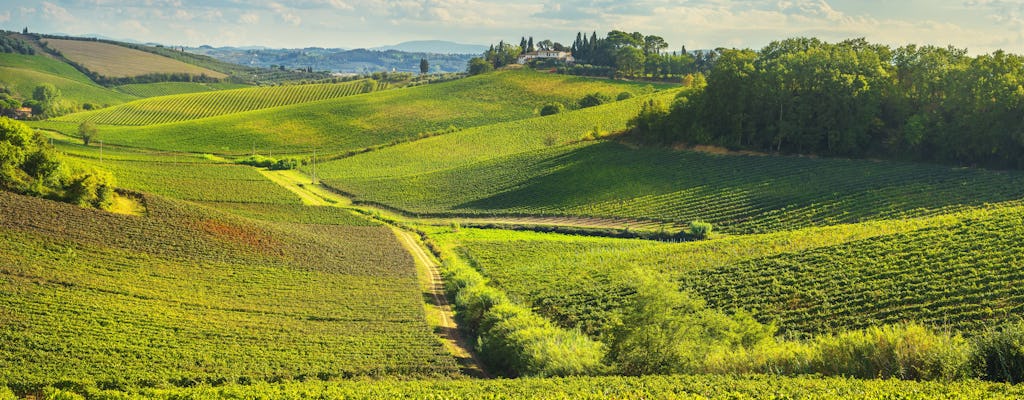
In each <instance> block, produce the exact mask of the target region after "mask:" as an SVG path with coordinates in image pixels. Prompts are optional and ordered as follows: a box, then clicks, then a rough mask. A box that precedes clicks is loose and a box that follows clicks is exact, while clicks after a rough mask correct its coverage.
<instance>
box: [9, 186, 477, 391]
mask: <svg viewBox="0 0 1024 400" xmlns="http://www.w3.org/2000/svg"><path fill="white" fill-rule="evenodd" d="M144 200H145V204H146V207H147V210H148V211H147V213H146V216H145V217H132V216H117V215H113V214H108V213H104V212H100V211H90V210H86V209H82V208H79V207H76V206H72V205H65V204H61V203H54V202H50V201H46V200H37V199H32V198H26V197H22V196H16V195H11V194H6V193H0V205H2V208H3V209H4V210H5V212H4V216H3V217H2V218H0V236H2V237H3V240H0V243H2V244H0V258H3V259H5V260H7V261H6V262H4V263H3V265H2V266H0V274H2V276H3V277H4V279H2V280H0V286H3V290H0V293H3V294H2V295H0V303H2V305H3V309H4V310H5V311H4V313H3V314H0V321H2V322H3V323H0V337H2V338H3V343H5V345H4V346H3V347H2V348H0V358H2V359H4V360H7V363H6V364H7V365H8V366H11V367H12V368H5V369H4V371H3V373H2V374H0V379H2V381H4V382H8V383H12V384H17V385H18V387H22V388H28V387H41V386H42V385H48V384H53V383H55V382H57V381H65V380H76V381H81V382H85V383H90V382H91V383H92V384H97V383H98V384H100V385H105V387H136V386H141V387H152V386H166V385H177V386H189V385H192V384H195V383H198V382H207V383H215V382H236V381H237V382H242V381H249V380H253V381H255V380H268V379H304V378H305V377H315V378H318V379H328V378H330V377H339V376H351V375H382V374H384V375H405V376H409V375H417V376H423V375H430V376H438V375H442V376H448V375H452V374H456V373H457V368H456V366H455V362H454V359H453V358H451V357H450V356H447V355H446V352H445V351H444V350H443V348H442V347H441V346H440V344H439V343H438V341H437V340H436V338H435V337H434V335H433V334H432V333H431V332H430V330H429V329H428V328H427V326H426V324H425V322H424V316H423V307H422V301H421V299H420V294H419V292H418V285H417V283H416V272H415V270H414V269H413V267H412V259H411V257H410V256H409V255H408V253H406V252H405V251H404V250H403V249H402V248H401V247H400V246H399V245H398V243H397V242H396V241H395V238H394V236H393V234H392V233H391V231H390V230H389V229H388V228H386V227H380V226H367V223H366V222H361V221H360V220H358V219H352V220H351V221H352V222H355V223H356V224H357V225H359V226H355V225H352V224H351V223H349V224H343V225H302V224H281V225H273V224H270V223H254V222H249V221H247V220H244V219H239V218H236V217H231V216H229V215H227V214H223V213H219V212H215V211H213V210H210V209H206V208H201V207H196V206H193V205H189V204H188V203H182V202H179V201H173V200H170V199H165V198H161V197H155V196H146V197H145V198H144ZM57 216H60V217H59V218H57ZM339 238H341V239H342V240H340V241H339ZM154 343H159V346H153V344H154ZM268 343H274V344H275V345H273V346H268V345H267V344H268ZM325 348H329V349H331V350H330V351H323V350H324V349H325ZM111 365H119V366H120V367H119V368H117V369H111V368H110V366H111ZM189 382H192V383H189ZM34 385H40V386H34Z"/></svg>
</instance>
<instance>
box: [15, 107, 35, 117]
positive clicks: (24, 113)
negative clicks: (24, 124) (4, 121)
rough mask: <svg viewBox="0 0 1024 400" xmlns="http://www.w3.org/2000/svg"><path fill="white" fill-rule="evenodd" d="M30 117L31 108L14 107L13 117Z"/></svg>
mask: <svg viewBox="0 0 1024 400" xmlns="http://www.w3.org/2000/svg"><path fill="white" fill-rule="evenodd" d="M29 118H32V109H31V108H28V107H20V108H16V109H14V119H29Z"/></svg>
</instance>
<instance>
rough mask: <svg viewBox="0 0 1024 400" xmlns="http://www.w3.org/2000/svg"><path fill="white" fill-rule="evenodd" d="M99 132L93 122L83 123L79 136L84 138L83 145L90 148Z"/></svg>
mask: <svg viewBox="0 0 1024 400" xmlns="http://www.w3.org/2000/svg"><path fill="white" fill-rule="evenodd" d="M97 133H98V130H97V129H96V124H95V123H93V122H92V121H82V123H81V124H78V136H81V137H82V144H84V145H86V146H88V145H89V143H90V142H92V141H93V140H94V139H96V137H97Z"/></svg>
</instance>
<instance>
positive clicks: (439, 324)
mask: <svg viewBox="0 0 1024 400" xmlns="http://www.w3.org/2000/svg"><path fill="white" fill-rule="evenodd" d="M260 173H261V174H262V175H263V176H265V177H266V178H267V179H269V180H270V181H272V182H274V183H276V184H278V185H281V186H282V187H284V188H285V189H288V191H290V192H292V193H295V194H296V195H297V196H299V198H301V199H302V202H303V204H305V205H307V206H314V207H331V206H334V207H341V206H347V205H349V204H351V202H350V201H349V200H348V199H347V198H345V197H344V196H341V195H340V194H337V193H334V192H331V191H328V190H325V189H323V188H322V187H320V186H319V185H311V184H309V183H310V178H309V177H307V176H305V175H303V174H302V173H300V172H298V171H294V170H290V171H267V170H260ZM392 230H393V231H394V233H395V237H396V238H397V239H398V241H399V243H401V244H402V247H404V248H405V249H406V250H407V251H408V252H409V254H410V255H412V257H413V260H414V262H415V264H416V272H417V275H419V276H420V277H421V279H420V282H421V285H420V286H421V288H422V289H423V291H424V301H425V302H426V304H425V307H424V311H425V312H426V313H427V314H428V316H427V322H428V323H429V324H430V325H431V326H433V327H434V331H435V334H437V335H438V336H439V337H440V338H441V339H443V340H444V344H445V348H447V349H448V351H449V352H450V353H451V354H452V356H454V357H455V358H456V359H457V360H458V361H459V363H460V364H461V365H462V370H463V371H462V372H463V373H465V374H467V375H469V376H473V377H479V378H490V377H491V376H490V375H489V374H488V373H487V372H486V371H485V370H484V369H483V363H481V362H480V360H479V358H477V355H476V353H475V352H474V351H473V346H472V344H471V343H470V342H469V340H467V339H466V337H465V336H463V335H462V334H461V333H460V332H459V328H458V325H457V324H456V323H455V312H454V311H453V310H452V306H451V304H450V303H449V302H448V298H447V297H446V296H445V292H444V280H443V279H442V278H441V271H440V270H439V269H438V265H437V263H436V262H435V261H434V259H433V258H431V257H430V255H428V254H427V252H426V251H425V250H424V249H423V245H422V244H421V243H420V242H419V241H417V240H416V238H415V236H414V235H413V234H412V233H410V232H408V231H406V230H403V229H401V228H398V227H396V226H392Z"/></svg>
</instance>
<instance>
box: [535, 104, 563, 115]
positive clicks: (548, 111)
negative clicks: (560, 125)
mask: <svg viewBox="0 0 1024 400" xmlns="http://www.w3.org/2000/svg"><path fill="white" fill-rule="evenodd" d="M562 111H565V105H563V104H562V103H558V102H555V103H548V104H545V105H544V107H542V108H541V109H540V115H541V116H545V115H554V114H558V113H560V112H562Z"/></svg>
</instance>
